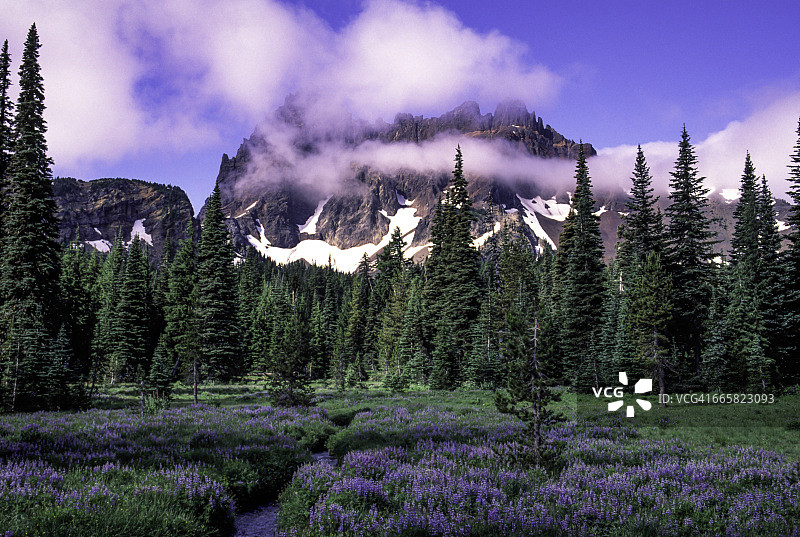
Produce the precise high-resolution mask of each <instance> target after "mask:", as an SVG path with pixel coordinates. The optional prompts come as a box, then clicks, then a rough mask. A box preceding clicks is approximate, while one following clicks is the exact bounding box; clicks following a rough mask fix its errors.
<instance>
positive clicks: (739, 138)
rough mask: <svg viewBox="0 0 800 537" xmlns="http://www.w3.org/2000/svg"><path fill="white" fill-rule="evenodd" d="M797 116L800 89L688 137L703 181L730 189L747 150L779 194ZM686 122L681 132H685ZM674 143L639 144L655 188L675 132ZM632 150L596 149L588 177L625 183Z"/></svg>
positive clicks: (668, 163)
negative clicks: (738, 118) (703, 134)
mask: <svg viewBox="0 0 800 537" xmlns="http://www.w3.org/2000/svg"><path fill="white" fill-rule="evenodd" d="M798 117H800V93H789V94H784V95H782V96H780V97H778V98H776V99H775V100H773V101H771V102H768V103H765V104H763V105H762V106H761V107H759V108H758V109H756V110H755V111H754V112H753V113H751V114H750V115H749V116H748V117H747V118H745V119H743V120H741V121H732V122H731V123H729V124H728V125H727V126H726V127H725V128H724V129H723V130H721V131H718V132H715V133H712V134H711V135H709V136H707V137H706V138H705V139H704V140H700V141H697V140H694V139H693V140H692V143H693V144H694V145H695V149H696V154H697V160H698V169H699V171H700V174H701V175H703V176H705V177H706V178H707V181H706V183H705V185H706V186H707V187H708V188H710V189H712V190H713V191H716V192H721V191H722V190H723V189H736V188H738V186H739V182H740V179H741V176H742V171H743V170H744V159H745V154H746V153H747V151H749V152H750V157H751V158H752V160H753V164H754V165H755V167H756V173H758V175H759V176H760V175H762V174H764V175H766V177H767V181H768V182H769V184H770V188H771V189H772V192H773V194H774V195H775V196H778V197H784V196H785V193H786V191H787V189H788V182H787V181H786V179H787V177H788V169H787V166H788V164H789V158H790V155H791V154H792V151H793V149H792V148H793V146H794V144H795V143H796V142H797V122H798ZM691 127H692V126H691V124H688V125H687V131H688V132H689V135H690V136H691V134H692V131H691ZM675 134H676V141H675V142H650V143H646V144H642V149H643V150H644V153H645V156H646V157H647V162H648V165H649V166H650V169H651V174H652V175H653V178H654V181H653V182H654V185H655V186H656V187H657V188H658V189H660V190H661V191H666V189H667V187H668V186H669V180H670V177H671V176H670V175H669V172H670V170H672V169H673V167H674V165H675V159H676V158H677V156H678V143H677V140H678V138H679V135H680V133H675ZM635 157H636V148H635V147H633V146H619V147H611V148H606V149H603V150H601V151H599V155H598V156H597V157H596V158H594V159H592V160H591V161H590V163H589V166H590V169H591V171H592V176H593V177H596V178H597V179H598V180H599V181H601V182H603V183H608V184H614V183H615V182H616V183H619V184H620V185H622V186H624V187H625V188H626V189H627V188H629V187H630V179H629V178H630V176H631V175H632V172H633V163H634V160H635Z"/></svg>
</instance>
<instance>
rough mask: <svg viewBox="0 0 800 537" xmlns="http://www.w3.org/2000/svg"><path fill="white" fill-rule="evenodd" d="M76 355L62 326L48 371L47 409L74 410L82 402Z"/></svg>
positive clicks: (81, 384) (51, 352)
mask: <svg viewBox="0 0 800 537" xmlns="http://www.w3.org/2000/svg"><path fill="white" fill-rule="evenodd" d="M74 366H75V363H74V355H73V353H72V348H71V345H70V341H69V338H68V337H67V331H66V330H65V328H64V326H63V325H62V326H61V328H59V330H58V336H56V338H55V340H54V341H53V347H52V349H51V350H50V363H49V364H48V365H47V369H46V385H47V388H46V392H45V393H46V394H47V399H48V403H47V408H49V409H51V410H63V409H67V408H72V407H73V406H75V405H76V403H79V402H80V400H81V397H80V396H81V393H82V386H83V383H82V382H80V380H81V379H80V377H79V376H78V375H77V374H76V372H75V370H74Z"/></svg>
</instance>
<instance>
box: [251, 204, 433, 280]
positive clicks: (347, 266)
mask: <svg viewBox="0 0 800 537" xmlns="http://www.w3.org/2000/svg"><path fill="white" fill-rule="evenodd" d="M326 201H327V200H326ZM412 203H414V202H413V201H409V202H408V204H412ZM380 212H381V214H383V215H384V216H386V218H388V219H389V232H388V233H387V234H386V235H384V236H383V238H382V239H381V240H380V242H379V243H378V244H372V243H368V244H363V245H361V246H354V247H353V248H347V249H344V250H342V249H340V248H337V247H336V246H332V245H330V244H328V243H327V242H324V241H321V240H317V239H307V240H304V241H300V242H299V243H298V244H297V246H295V247H294V248H278V247H276V246H271V245H270V242H269V241H268V240H267V238H266V237H265V236H264V227H263V226H262V225H261V222H259V221H257V222H258V231H259V234H260V238H255V237H253V236H252V235H248V236H247V240H248V241H249V242H250V244H252V245H253V246H254V247H255V248H256V250H258V251H259V252H260V253H261V255H263V256H265V257H269V258H270V259H272V260H273V261H275V262H277V263H291V262H292V261H297V260H298V259H305V260H306V261H308V262H309V263H313V264H315V265H327V264H328V260H329V259H330V261H331V264H332V265H333V267H335V268H337V269H339V270H342V271H345V272H355V270H356V269H357V268H358V264H359V262H360V261H361V258H362V257H364V254H366V255H367V257H372V256H374V255H375V254H376V253H377V252H378V251H380V250H381V249H382V248H383V247H384V246H386V245H387V244H389V241H390V240H391V238H392V232H393V231H394V228H396V227H399V228H400V234H401V235H402V236H403V241H404V242H405V243H406V251H405V253H404V255H405V256H406V257H411V256H412V255H413V254H414V253H416V252H411V250H412V248H410V245H411V239H412V238H413V233H412V232H413V231H414V230H415V229H416V228H417V225H418V224H419V221H420V220H422V217H420V216H415V213H416V212H417V210H416V209H415V208H413V207H404V208H401V209H398V210H397V213H396V214H395V215H394V216H389V215H388V214H387V213H386V211H380ZM422 248H424V246H423V247H422Z"/></svg>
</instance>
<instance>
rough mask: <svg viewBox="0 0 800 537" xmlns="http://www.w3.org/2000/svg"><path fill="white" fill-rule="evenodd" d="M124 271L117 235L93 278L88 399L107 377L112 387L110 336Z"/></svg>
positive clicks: (114, 368)
mask: <svg viewBox="0 0 800 537" xmlns="http://www.w3.org/2000/svg"><path fill="white" fill-rule="evenodd" d="M124 270H125V247H124V245H123V244H122V237H121V235H119V234H117V236H116V237H115V239H114V244H113V245H112V246H111V250H110V251H109V253H108V255H107V256H106V259H105V261H104V262H103V266H102V267H101V268H100V273H99V275H98V278H97V286H96V294H97V301H98V310H97V321H96V323H95V326H94V337H93V338H92V373H91V387H90V389H89V396H90V397H91V396H92V394H93V393H94V390H95V388H96V386H97V384H98V382H101V381H102V377H103V376H104V375H105V374H106V373H109V378H108V380H109V381H110V382H111V383H112V384H113V383H114V382H115V381H116V380H117V378H116V377H115V376H114V373H115V372H116V371H117V370H118V367H117V365H116V364H115V363H114V362H113V357H114V356H115V355H116V352H115V351H116V347H117V338H116V334H115V332H114V327H115V319H116V315H117V306H118V305H119V296H120V291H121V288H122V280H123V278H124V275H125V273H124Z"/></svg>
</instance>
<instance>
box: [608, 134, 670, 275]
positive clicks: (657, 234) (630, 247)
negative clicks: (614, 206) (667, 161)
mask: <svg viewBox="0 0 800 537" xmlns="http://www.w3.org/2000/svg"><path fill="white" fill-rule="evenodd" d="M631 180H632V182H633V185H632V186H631V191H630V196H629V198H628V205H627V211H628V212H627V214H626V215H623V216H622V225H621V226H620V227H619V229H618V231H617V234H618V237H619V242H618V244H617V259H618V262H619V268H620V270H621V276H622V279H623V280H624V279H625V278H626V277H627V275H628V271H629V270H630V268H631V266H632V265H634V264H635V263H636V260H637V258H638V259H642V260H643V259H644V258H645V256H646V255H647V253H648V252H655V253H657V254H659V255H662V254H663V253H664V223H663V221H662V216H661V210H660V209H659V208H658V206H657V204H658V196H654V195H653V190H654V189H653V186H652V183H653V178H652V176H651V175H650V168H649V167H648V166H647V160H646V159H645V156H644V151H642V146H639V147H638V149H637V152H636V162H635V164H634V167H633V177H632V178H631Z"/></svg>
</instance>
